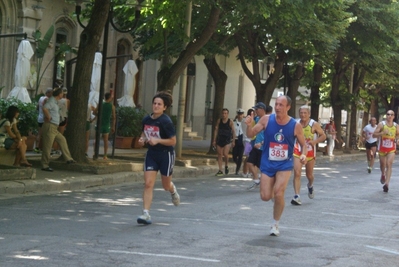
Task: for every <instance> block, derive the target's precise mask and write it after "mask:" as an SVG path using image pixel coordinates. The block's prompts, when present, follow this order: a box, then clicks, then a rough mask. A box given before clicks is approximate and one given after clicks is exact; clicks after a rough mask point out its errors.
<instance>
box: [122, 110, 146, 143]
mask: <svg viewBox="0 0 399 267" xmlns="http://www.w3.org/2000/svg"><path fill="white" fill-rule="evenodd" d="M146 115H147V112H146V111H145V110H143V109H137V108H133V107H117V108H116V117H117V126H116V135H117V136H123V137H139V136H140V135H141V130H142V129H141V122H142V120H143V118H144V117H145V116H146Z"/></svg>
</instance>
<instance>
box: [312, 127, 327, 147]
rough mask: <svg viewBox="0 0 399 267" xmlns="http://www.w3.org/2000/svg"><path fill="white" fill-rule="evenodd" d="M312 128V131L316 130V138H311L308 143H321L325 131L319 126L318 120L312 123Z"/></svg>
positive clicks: (324, 136)
mask: <svg viewBox="0 0 399 267" xmlns="http://www.w3.org/2000/svg"><path fill="white" fill-rule="evenodd" d="M313 128H314V131H313V133H314V132H316V133H317V136H318V138H317V139H316V140H311V141H310V142H309V144H311V145H315V144H318V143H321V142H323V141H324V140H326V133H325V132H324V131H323V129H322V128H321V126H320V124H319V123H318V122H315V123H314V124H313Z"/></svg>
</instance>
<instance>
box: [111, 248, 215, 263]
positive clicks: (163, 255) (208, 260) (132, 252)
mask: <svg viewBox="0 0 399 267" xmlns="http://www.w3.org/2000/svg"><path fill="white" fill-rule="evenodd" d="M108 252H110V253H119V254H134V255H142V256H154V257H165V258H178V259H185V260H195V261H206V262H220V260H214V259H205V258H196V257H187V256H181V255H168V254H155V253H143V252H135V251H123V250H108Z"/></svg>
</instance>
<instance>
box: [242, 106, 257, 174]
mask: <svg viewBox="0 0 399 267" xmlns="http://www.w3.org/2000/svg"><path fill="white" fill-rule="evenodd" d="M247 116H251V117H254V110H253V109H252V108H250V109H248V110H247ZM241 127H242V131H243V136H244V137H243V139H244V156H245V159H244V164H243V165H244V166H243V173H242V175H243V177H245V178H248V177H250V173H249V169H248V164H247V160H248V157H249V153H250V152H251V150H252V144H251V141H252V140H251V138H248V136H247V125H246V124H245V121H244V123H241Z"/></svg>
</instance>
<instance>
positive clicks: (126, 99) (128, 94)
mask: <svg viewBox="0 0 399 267" xmlns="http://www.w3.org/2000/svg"><path fill="white" fill-rule="evenodd" d="M123 72H124V73H125V84H124V86H123V93H124V96H123V97H121V98H119V99H118V104H119V106H121V107H136V105H135V104H134V101H133V93H134V85H135V78H134V76H135V75H136V73H137V72H138V69H137V66H136V63H135V62H134V60H129V61H128V62H126V64H125V66H124V67H123Z"/></svg>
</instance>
